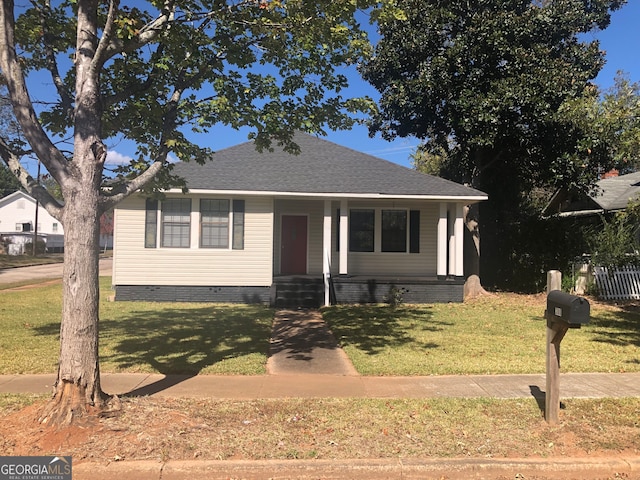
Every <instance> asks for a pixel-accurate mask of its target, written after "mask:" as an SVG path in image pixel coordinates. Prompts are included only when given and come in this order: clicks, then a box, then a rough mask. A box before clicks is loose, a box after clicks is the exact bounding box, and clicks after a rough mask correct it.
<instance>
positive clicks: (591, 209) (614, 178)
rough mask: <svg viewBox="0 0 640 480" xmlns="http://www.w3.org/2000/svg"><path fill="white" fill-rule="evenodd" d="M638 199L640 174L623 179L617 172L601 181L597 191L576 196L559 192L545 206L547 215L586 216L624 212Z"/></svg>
mask: <svg viewBox="0 0 640 480" xmlns="http://www.w3.org/2000/svg"><path fill="white" fill-rule="evenodd" d="M614 172H615V171H614ZM638 198H640V172H634V173H629V174H627V175H619V176H618V175H617V173H613V174H609V175H606V176H605V177H604V178H602V179H601V180H599V181H598V182H597V184H596V189H595V191H594V192H592V193H591V194H589V195H580V196H575V195H571V194H569V193H568V192H567V191H565V190H563V189H560V190H558V191H557V192H556V193H555V194H554V196H553V198H552V199H551V200H550V202H549V204H548V205H547V206H546V207H545V209H544V211H543V215H545V216H550V215H558V216H561V217H582V216H593V215H599V214H606V213H615V212H619V211H621V210H624V209H625V208H627V205H628V203H629V201H631V200H637V199H638Z"/></svg>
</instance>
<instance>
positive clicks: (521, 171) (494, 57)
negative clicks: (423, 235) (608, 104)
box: [361, 0, 625, 284]
mask: <svg viewBox="0 0 640 480" xmlns="http://www.w3.org/2000/svg"><path fill="white" fill-rule="evenodd" d="M624 3H625V2H624V0H589V1H587V0H559V1H549V2H532V1H530V0H477V1H472V2H469V1H466V0H464V1H463V0H446V1H445V0H436V1H429V2H420V1H416V0H401V1H400V2H399V4H398V5H399V6H400V8H402V9H403V11H404V12H405V13H406V18H404V19H402V18H399V19H397V20H395V21H389V22H386V23H385V24H383V25H381V27H380V34H381V39H380V41H379V42H378V44H377V46H376V49H375V54H374V57H373V58H372V59H371V60H370V61H369V62H367V63H365V64H364V66H363V67H362V68H361V72H362V75H363V77H364V78H365V79H366V80H367V81H369V82H370V83H371V84H372V85H373V86H374V87H375V88H376V89H377V90H378V91H379V92H380V94H381V100H380V108H379V111H378V112H377V113H376V114H375V115H374V116H373V118H372V120H371V122H370V130H371V132H372V133H373V132H381V133H382V135H383V136H384V137H386V138H393V137H396V136H400V137H403V136H409V135H413V136H416V137H418V138H420V139H422V140H423V141H424V145H423V148H424V150H425V151H426V152H427V153H428V154H429V155H430V157H429V158H430V160H434V159H435V160H437V164H438V166H439V168H440V173H441V174H443V175H444V176H446V177H448V178H450V179H452V180H457V181H461V182H465V183H470V184H472V185H473V186H474V187H476V188H478V189H480V190H483V191H485V192H486V193H487V194H488V195H489V201H488V202H485V203H483V204H482V205H480V211H481V215H480V222H481V230H482V237H483V248H482V262H483V268H482V272H483V281H485V279H486V280H487V282H488V283H489V284H494V283H497V282H499V281H500V280H501V279H504V272H498V270H497V268H496V267H497V264H498V262H497V260H499V259H501V260H502V261H503V262H504V263H508V262H509V261H510V259H509V258H508V255H507V256H505V254H506V253H507V252H508V251H509V249H508V248H505V245H503V244H501V243H500V237H501V236H502V237H504V236H505V235H504V230H507V229H509V228H510V227H509V226H510V225H511V224H513V223H514V222H516V221H517V219H518V218H519V217H520V215H521V214H522V203H523V199H526V197H527V195H528V193H529V192H530V191H531V189H533V188H534V187H540V186H549V185H553V186H560V185H567V186H582V187H585V186H587V185H591V184H592V183H593V182H594V181H595V180H596V179H597V175H598V174H599V172H600V171H601V170H603V169H608V168H609V167H610V166H611V165H612V164H613V159H612V158H611V157H610V156H608V154H607V153H608V152H607V151H606V149H599V148H594V146H593V145H590V144H588V141H587V140H586V139H587V137H588V133H589V132H585V130H584V128H583V127H584V125H583V124H581V123H580V122H577V121H576V118H575V117H571V115H568V114H567V111H566V110H565V109H564V108H565V105H567V104H568V102H571V101H575V100H576V99H580V98H582V97H583V96H584V95H585V94H586V95H589V92H591V91H592V89H593V86H592V84H591V81H592V80H593V79H594V78H595V76H596V75H597V74H598V72H599V70H600V69H601V67H602V66H603V62H604V52H602V51H601V50H600V48H599V45H598V42H597V41H595V40H592V41H588V40H585V37H584V36H581V34H584V33H587V32H590V31H592V30H594V29H604V28H606V27H607V26H608V24H609V21H610V14H611V12H612V11H614V10H616V9H618V8H620V7H621V6H622V5H623V4H624ZM485 274H486V275H485Z"/></svg>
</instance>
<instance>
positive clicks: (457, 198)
mask: <svg viewBox="0 0 640 480" xmlns="http://www.w3.org/2000/svg"><path fill="white" fill-rule="evenodd" d="M165 193H182V190H181V189H176V188H172V189H169V190H165ZM189 193H192V194H195V195H241V196H269V197H307V198H358V199H404V200H437V201H449V202H468V203H475V202H481V201H483V200H487V199H488V198H489V197H488V196H487V195H411V194H393V193H353V192H278V191H256V190H209V189H197V188H190V189H189Z"/></svg>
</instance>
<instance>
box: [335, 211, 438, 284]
mask: <svg viewBox="0 0 640 480" xmlns="http://www.w3.org/2000/svg"><path fill="white" fill-rule="evenodd" d="M339 207H340V204H339V202H333V218H332V223H333V226H332V231H333V234H332V239H331V241H332V248H331V250H332V255H331V271H332V272H333V273H334V274H335V273H336V272H337V271H338V261H339V258H338V257H339V255H340V254H339V252H338V251H337V248H336V241H337V234H336V228H337V217H336V214H335V213H336V210H337V209H338V208H339ZM352 209H374V210H375V212H376V218H375V222H376V225H380V222H381V216H382V210H406V211H407V214H409V212H410V211H419V212H420V237H419V238H420V244H419V253H409V248H408V244H407V251H406V252H381V251H380V245H381V242H382V239H381V229H380V228H376V234H375V235H376V238H375V245H376V247H375V248H376V251H374V252H351V251H350V252H349V262H348V263H349V264H348V272H349V275H380V276H396V275H397V276H407V275H410V276H423V277H431V276H433V277H435V276H436V273H437V244H436V240H437V224H438V218H439V203H437V202H433V203H425V202H420V203H419V202H399V201H395V202H391V201H380V202H376V201H350V202H349V210H352Z"/></svg>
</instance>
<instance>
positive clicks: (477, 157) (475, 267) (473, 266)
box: [464, 149, 487, 299]
mask: <svg viewBox="0 0 640 480" xmlns="http://www.w3.org/2000/svg"><path fill="white" fill-rule="evenodd" d="M473 157H474V161H475V165H476V168H475V170H474V173H475V174H474V175H473V176H472V178H471V186H472V187H473V188H477V189H479V190H482V188H480V185H481V178H480V176H481V175H482V172H483V167H484V165H483V162H484V156H483V154H482V152H481V150H480V149H476V150H475V151H474V153H473ZM464 224H465V226H466V229H465V236H464V275H465V283H464V298H465V299H469V298H475V297H478V296H480V295H486V294H487V291H486V290H485V289H484V287H483V286H482V283H481V281H480V205H479V204H477V203H475V204H473V205H469V206H467V207H465V209H464Z"/></svg>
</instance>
